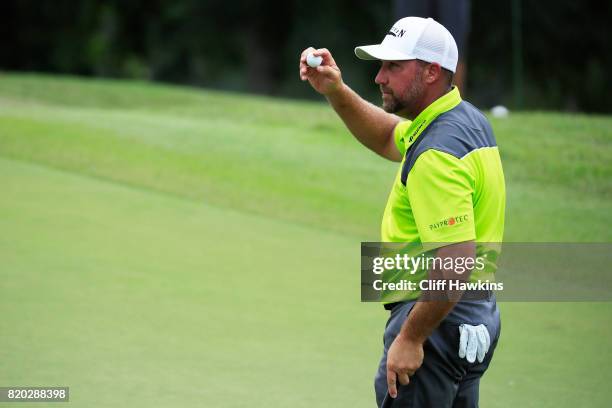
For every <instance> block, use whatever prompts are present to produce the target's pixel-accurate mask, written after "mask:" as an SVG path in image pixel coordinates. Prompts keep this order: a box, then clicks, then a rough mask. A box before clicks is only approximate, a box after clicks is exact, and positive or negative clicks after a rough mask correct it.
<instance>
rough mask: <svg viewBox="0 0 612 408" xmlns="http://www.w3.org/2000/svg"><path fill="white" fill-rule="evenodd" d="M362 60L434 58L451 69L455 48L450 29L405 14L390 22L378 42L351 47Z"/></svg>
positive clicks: (430, 19) (430, 60) (428, 60)
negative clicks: (381, 39)
mask: <svg viewBox="0 0 612 408" xmlns="http://www.w3.org/2000/svg"><path fill="white" fill-rule="evenodd" d="M355 55H356V56H357V58H361V59H364V60H383V61H401V60H412V59H419V60H422V61H426V62H437V63H438V64H440V66H441V67H442V68H446V69H448V70H449V71H452V72H455V70H456V69H457V60H458V58H459V51H458V50H457V43H455V39H454V38H453V36H452V35H451V33H450V32H449V31H448V30H447V29H446V28H445V27H444V26H443V25H442V24H440V23H438V22H437V21H436V20H434V19H433V18H427V19H425V18H421V17H405V18H402V19H401V20H399V21H397V22H396V23H395V24H393V27H391V29H390V30H389V32H388V33H387V35H386V36H385V38H384V39H383V41H382V43H380V44H374V45H363V46H361V47H357V48H355Z"/></svg>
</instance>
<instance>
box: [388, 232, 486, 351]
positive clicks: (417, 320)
mask: <svg viewBox="0 0 612 408" xmlns="http://www.w3.org/2000/svg"><path fill="white" fill-rule="evenodd" d="M475 256H476V245H475V243H474V241H467V242H460V243H456V244H451V245H448V246H444V247H441V248H439V249H438V250H437V251H436V258H439V259H449V258H451V259H453V262H452V263H451V264H452V265H454V264H455V263H456V260H457V259H460V258H463V259H467V258H471V259H474V258H475ZM470 273H471V270H467V271H463V272H462V273H457V272H455V270H454V269H453V268H452V267H451V268H448V269H438V270H430V271H429V279H430V280H432V281H435V280H444V281H447V282H448V281H450V280H464V281H467V280H468V279H469V276H470ZM462 295H463V291H462V290H457V289H455V290H439V291H432V292H431V293H428V296H423V295H422V296H421V301H419V302H417V303H416V304H415V305H414V307H413V308H412V310H411V311H410V314H409V315H408V318H407V319H406V321H405V322H404V324H403V325H402V328H401V331H400V336H402V337H404V338H405V339H406V340H408V341H411V342H415V343H419V344H423V343H424V342H425V340H426V339H427V337H429V335H431V333H432V332H433V331H434V330H435V329H436V328H437V327H438V326H439V325H440V323H441V322H442V320H444V318H445V317H446V315H447V314H448V313H450V311H451V310H452V309H453V307H455V305H456V304H457V302H458V301H459V300H460V299H461V296H462ZM423 299H429V300H427V301H423Z"/></svg>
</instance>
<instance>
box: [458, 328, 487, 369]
mask: <svg viewBox="0 0 612 408" xmlns="http://www.w3.org/2000/svg"><path fill="white" fill-rule="evenodd" d="M489 346H491V337H490V336H489V331H488V330H487V328H486V327H485V325H484V324H479V325H478V326H472V325H471V324H462V325H461V326H459V358H465V359H466V360H467V361H469V362H470V363H473V362H474V361H476V357H478V362H479V363H482V362H483V360H484V358H485V355H486V354H487V351H489Z"/></svg>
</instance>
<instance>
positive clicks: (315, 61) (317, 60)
mask: <svg viewBox="0 0 612 408" xmlns="http://www.w3.org/2000/svg"><path fill="white" fill-rule="evenodd" d="M321 62H323V57H315V56H314V54H313V53H312V52H311V53H310V54H308V55H307V56H306V63H307V64H308V66H309V67H312V68H316V67H318V66H319V65H321Z"/></svg>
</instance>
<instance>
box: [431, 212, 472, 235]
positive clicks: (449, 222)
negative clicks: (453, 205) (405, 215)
mask: <svg viewBox="0 0 612 408" xmlns="http://www.w3.org/2000/svg"><path fill="white" fill-rule="evenodd" d="M467 219H468V215H467V214H464V215H458V216H456V217H450V218H446V219H444V220H441V221H438V222H434V223H433V224H429V229H430V230H431V231H433V230H437V229H438V228H442V227H452V226H453V225H457V224H462V223H464V222H466V221H467Z"/></svg>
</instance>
